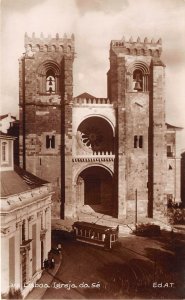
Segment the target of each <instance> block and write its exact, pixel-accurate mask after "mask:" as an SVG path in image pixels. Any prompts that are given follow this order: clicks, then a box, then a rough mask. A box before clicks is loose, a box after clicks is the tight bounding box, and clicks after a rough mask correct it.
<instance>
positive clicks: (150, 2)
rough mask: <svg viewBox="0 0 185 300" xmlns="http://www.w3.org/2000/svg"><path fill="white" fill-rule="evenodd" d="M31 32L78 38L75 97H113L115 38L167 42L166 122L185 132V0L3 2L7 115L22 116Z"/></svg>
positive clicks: (3, 96) (3, 94)
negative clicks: (22, 62)
mask: <svg viewBox="0 0 185 300" xmlns="http://www.w3.org/2000/svg"><path fill="white" fill-rule="evenodd" d="M25 32H27V33H28V35H31V34H32V32H35V35H36V36H40V33H41V32H43V33H44V35H45V36H47V35H48V34H51V35H54V36H55V35H56V33H57V32H58V33H59V35H60V36H63V35H64V33H67V35H69V36H70V35H71V34H72V33H74V34H75V50H76V59H75V62H74V96H77V95H79V94H81V93H83V92H88V93H90V94H92V95H94V96H96V97H106V96H107V81H106V73H107V71H108V69H109V46H110V41H111V40H112V39H121V38H122V37H123V36H124V37H125V39H126V40H128V39H129V38H130V37H131V36H132V37H133V40H136V39H137V37H138V36H140V38H141V40H143V39H144V38H145V37H148V39H149V40H150V39H152V38H154V40H158V39H159V38H162V41H163V53H162V60H163V62H164V63H165V65H166V121H167V122H168V123H170V124H173V125H176V126H181V127H184V128H185V87H184V85H185V55H184V53H185V0H139V1H138V0H29V1H28V0H1V45H2V46H1V114H5V113H8V112H10V113H12V114H13V115H16V116H17V117H18V102H19V100H18V98H19V90H18V87H19V82H18V59H19V58H20V57H21V55H22V53H24V52H25V49H24V34H25ZM182 148H183V149H184V150H185V130H184V131H183V132H182Z"/></svg>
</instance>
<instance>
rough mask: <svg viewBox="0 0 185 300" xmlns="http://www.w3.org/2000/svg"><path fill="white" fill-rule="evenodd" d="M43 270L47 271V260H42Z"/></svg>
mask: <svg viewBox="0 0 185 300" xmlns="http://www.w3.org/2000/svg"><path fill="white" fill-rule="evenodd" d="M44 269H47V259H46V258H45V260H44Z"/></svg>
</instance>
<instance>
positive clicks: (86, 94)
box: [75, 92, 96, 99]
mask: <svg viewBox="0 0 185 300" xmlns="http://www.w3.org/2000/svg"><path fill="white" fill-rule="evenodd" d="M75 98H83V99H96V97H95V96H93V95H90V94H89V93H86V92H85V93H82V94H80V95H78V96H77V97H75Z"/></svg>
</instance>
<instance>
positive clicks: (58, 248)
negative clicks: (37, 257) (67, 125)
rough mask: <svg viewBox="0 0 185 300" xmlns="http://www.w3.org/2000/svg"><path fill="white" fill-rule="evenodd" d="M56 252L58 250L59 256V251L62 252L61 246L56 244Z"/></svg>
mask: <svg viewBox="0 0 185 300" xmlns="http://www.w3.org/2000/svg"><path fill="white" fill-rule="evenodd" d="M57 250H58V253H59V254H60V253H61V250H62V247H61V244H58V247H57Z"/></svg>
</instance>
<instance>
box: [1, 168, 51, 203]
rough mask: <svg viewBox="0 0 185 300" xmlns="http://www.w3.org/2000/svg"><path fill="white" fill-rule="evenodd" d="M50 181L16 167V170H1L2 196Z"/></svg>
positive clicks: (28, 189)
mask: <svg viewBox="0 0 185 300" xmlns="http://www.w3.org/2000/svg"><path fill="white" fill-rule="evenodd" d="M46 183H48V182H47V181H45V180H42V179H40V178H38V177H36V176H34V175H33V174H31V173H29V172H27V171H24V170H22V169H20V168H19V167H15V171H3V172H1V194H0V196H1V197H7V196H10V195H15V194H20V193H22V192H26V191H30V190H31V189H34V188H37V187H40V186H42V185H43V184H46Z"/></svg>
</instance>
